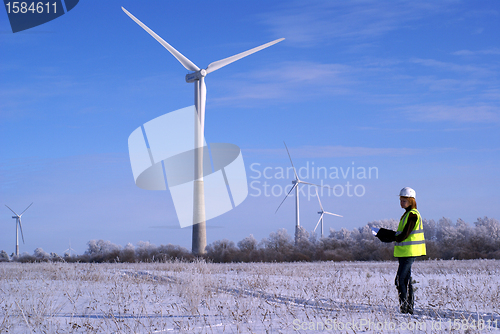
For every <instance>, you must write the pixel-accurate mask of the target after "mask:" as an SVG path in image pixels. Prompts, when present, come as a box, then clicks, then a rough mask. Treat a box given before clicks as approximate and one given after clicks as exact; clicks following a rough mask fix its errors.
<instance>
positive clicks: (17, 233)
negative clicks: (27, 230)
mask: <svg viewBox="0 0 500 334" xmlns="http://www.w3.org/2000/svg"><path fill="white" fill-rule="evenodd" d="M32 205H33V203H31V204H30V205H28V207H27V208H26V209H24V211H23V212H21V214H20V215H18V214H17V213H16V212H15V211H14V210H12V209H11V208H9V207H8V206H7V204H6V205H5V206H6V207H7V208H9V210H10V211H12V212H14V214H15V216H12V218H15V219H16V255H17V256H19V230H18V229H17V226H18V225H19V229H20V230H21V237H22V238H23V244H24V235H23V225H22V224H21V216H22V215H23V214H24V213H25V212H26V210H28V209H29V208H30V206H32Z"/></svg>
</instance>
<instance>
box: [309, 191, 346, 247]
mask: <svg viewBox="0 0 500 334" xmlns="http://www.w3.org/2000/svg"><path fill="white" fill-rule="evenodd" d="M316 196H317V197H318V202H319V206H320V208H321V211H320V212H318V213H319V214H320V216H319V220H318V223H317V224H316V227H315V228H314V230H313V232H316V229H317V228H318V225H319V223H320V222H321V238H323V216H324V215H325V213H326V214H328V215H332V216H337V217H343V216H341V215H337V214H335V213H331V212H328V211H325V210H324V209H323V205H321V200H320V199H319V194H318V189H316Z"/></svg>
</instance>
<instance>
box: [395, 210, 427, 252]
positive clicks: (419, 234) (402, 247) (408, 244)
mask: <svg viewBox="0 0 500 334" xmlns="http://www.w3.org/2000/svg"><path fill="white" fill-rule="evenodd" d="M410 213H413V214H416V215H417V222H416V223H415V227H414V228H413V231H411V232H410V234H409V235H408V238H406V239H405V240H403V241H402V242H396V244H395V246H394V256H395V257H410V256H421V255H426V249H425V238H424V228H423V225H422V218H421V217H420V213H419V212H418V211H417V209H413V210H410V211H409V212H407V213H406V214H405V215H404V216H403V218H402V219H401V221H400V222H399V225H398V230H397V232H396V235H400V234H401V233H402V232H403V230H404V227H405V226H406V224H407V223H408V217H409V216H410Z"/></svg>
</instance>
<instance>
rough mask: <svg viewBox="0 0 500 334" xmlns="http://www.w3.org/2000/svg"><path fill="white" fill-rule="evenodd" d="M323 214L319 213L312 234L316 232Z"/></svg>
mask: <svg viewBox="0 0 500 334" xmlns="http://www.w3.org/2000/svg"><path fill="white" fill-rule="evenodd" d="M323 214H324V213H321V216H319V219H318V223H317V224H316V227H315V228H314V230H313V232H316V229H317V228H318V225H319V223H320V222H321V218H323Z"/></svg>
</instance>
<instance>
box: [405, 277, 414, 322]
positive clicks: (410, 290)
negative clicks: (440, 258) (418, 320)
mask: <svg viewBox="0 0 500 334" xmlns="http://www.w3.org/2000/svg"><path fill="white" fill-rule="evenodd" d="M414 301H415V299H414V296H413V285H412V284H411V278H410V283H409V284H408V300H407V308H406V313H409V314H413V304H414Z"/></svg>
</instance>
